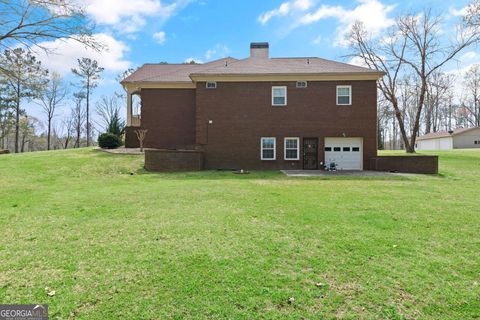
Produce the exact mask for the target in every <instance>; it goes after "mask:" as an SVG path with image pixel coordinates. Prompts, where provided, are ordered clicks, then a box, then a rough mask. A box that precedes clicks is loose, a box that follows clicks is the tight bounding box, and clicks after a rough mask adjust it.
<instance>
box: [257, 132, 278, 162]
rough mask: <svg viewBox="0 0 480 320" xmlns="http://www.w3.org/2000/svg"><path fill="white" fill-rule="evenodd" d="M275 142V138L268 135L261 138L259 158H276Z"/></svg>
mask: <svg viewBox="0 0 480 320" xmlns="http://www.w3.org/2000/svg"><path fill="white" fill-rule="evenodd" d="M276 144H277V139H276V138H272V137H268V138H262V139H261V141H260V146H261V153H260V158H261V159H262V160H275V159H276V153H277V152H276V147H277V146H276Z"/></svg>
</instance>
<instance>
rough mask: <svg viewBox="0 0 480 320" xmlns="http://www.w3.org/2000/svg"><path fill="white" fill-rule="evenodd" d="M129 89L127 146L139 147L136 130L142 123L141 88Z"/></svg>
mask: <svg viewBox="0 0 480 320" xmlns="http://www.w3.org/2000/svg"><path fill="white" fill-rule="evenodd" d="M126 89H127V123H126V125H127V126H126V128H125V147H126V148H138V147H140V143H139V141H138V139H137V135H136V133H135V130H137V129H139V128H140V127H141V125H142V121H141V119H142V114H141V110H142V102H141V97H140V88H128V87H127V88H126Z"/></svg>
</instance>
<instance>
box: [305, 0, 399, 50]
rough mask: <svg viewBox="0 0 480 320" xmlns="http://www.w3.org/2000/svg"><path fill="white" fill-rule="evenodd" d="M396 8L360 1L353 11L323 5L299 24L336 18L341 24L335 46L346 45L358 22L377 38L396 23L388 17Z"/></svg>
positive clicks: (372, 0)
mask: <svg viewBox="0 0 480 320" xmlns="http://www.w3.org/2000/svg"><path fill="white" fill-rule="evenodd" d="M394 8H395V6H393V5H390V6H387V5H384V4H383V3H381V2H380V1H378V0H359V1H358V5H357V6H356V7H355V8H353V9H351V10H349V9H345V8H344V7H341V6H329V5H322V6H320V8H318V9H317V10H316V11H314V12H310V13H307V14H305V15H304V16H303V17H302V18H301V19H300V21H299V23H300V24H301V25H307V24H311V23H314V22H317V21H320V20H322V19H327V18H335V19H337V20H338V21H339V22H340V25H339V26H338V28H337V38H336V40H335V44H336V45H346V42H345V36H346V34H347V33H348V31H349V30H350V29H351V27H352V25H353V24H354V23H355V22H356V21H361V22H363V24H364V26H365V28H366V30H367V31H368V32H369V33H370V34H372V36H376V35H378V34H379V33H380V32H381V31H382V30H384V29H385V28H388V27H389V26H391V25H392V24H393V23H394V20H393V19H391V18H389V17H388V15H389V13H390V12H391V11H392V10H393V9H394Z"/></svg>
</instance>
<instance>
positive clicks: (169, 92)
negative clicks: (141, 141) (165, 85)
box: [141, 89, 195, 149]
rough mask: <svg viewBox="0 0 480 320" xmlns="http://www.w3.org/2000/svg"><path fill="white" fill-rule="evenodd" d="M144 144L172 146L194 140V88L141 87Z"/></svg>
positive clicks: (189, 143) (180, 145) (191, 142)
mask: <svg viewBox="0 0 480 320" xmlns="http://www.w3.org/2000/svg"><path fill="white" fill-rule="evenodd" d="M141 98H142V119H141V126H142V128H144V129H148V132H147V135H146V138H145V147H147V148H161V149H175V148H184V147H185V146H191V145H194V143H195V89H142V92H141Z"/></svg>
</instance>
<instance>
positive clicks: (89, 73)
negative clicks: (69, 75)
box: [72, 58, 104, 147]
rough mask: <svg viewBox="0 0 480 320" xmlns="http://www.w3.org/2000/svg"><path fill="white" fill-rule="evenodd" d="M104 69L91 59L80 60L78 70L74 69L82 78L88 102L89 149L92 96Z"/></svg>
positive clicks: (88, 141)
mask: <svg viewBox="0 0 480 320" xmlns="http://www.w3.org/2000/svg"><path fill="white" fill-rule="evenodd" d="M103 70H104V69H103V68H101V67H99V66H98V62H97V61H96V60H92V59H90V58H82V59H78V69H77V68H73V69H72V72H73V74H74V75H76V76H78V77H80V79H81V87H82V88H83V89H84V90H85V98H86V102H87V106H86V127H87V128H86V129H87V130H86V134H87V147H88V146H90V138H91V132H90V131H91V123H90V94H91V92H92V90H93V89H94V88H96V87H97V85H98V80H99V79H100V74H101V73H102V71H103Z"/></svg>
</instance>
